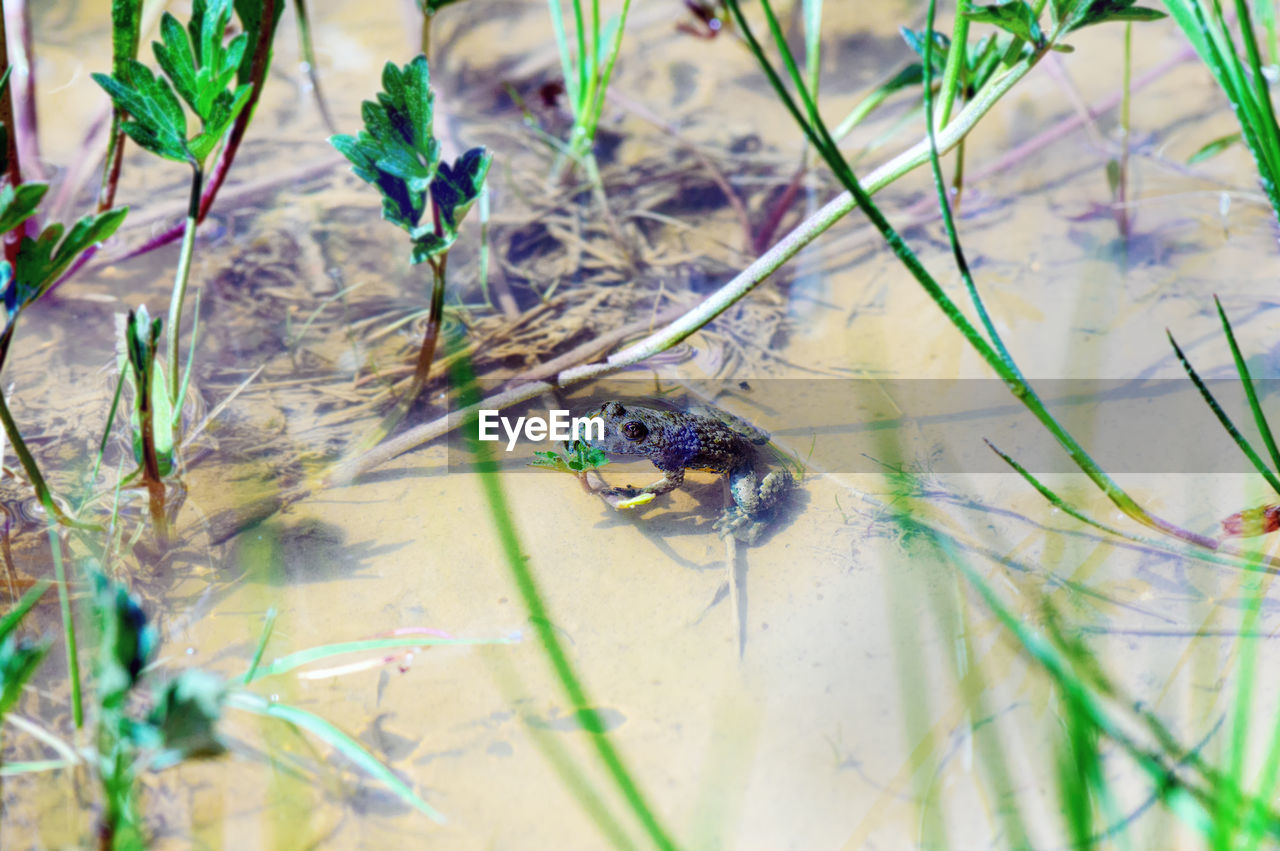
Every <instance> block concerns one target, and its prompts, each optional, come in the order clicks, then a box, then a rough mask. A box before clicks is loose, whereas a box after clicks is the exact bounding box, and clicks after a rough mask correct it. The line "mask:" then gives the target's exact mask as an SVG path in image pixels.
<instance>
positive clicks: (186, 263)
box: [166, 107, 247, 432]
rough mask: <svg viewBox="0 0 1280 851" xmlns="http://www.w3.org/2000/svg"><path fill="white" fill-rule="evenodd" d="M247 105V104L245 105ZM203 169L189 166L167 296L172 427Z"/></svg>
mask: <svg viewBox="0 0 1280 851" xmlns="http://www.w3.org/2000/svg"><path fill="white" fill-rule="evenodd" d="M246 109H247V107H246ZM203 178H204V173H203V171H202V169H201V167H200V166H199V165H198V164H194V163H193V164H192V166H191V196H190V201H189V204H188V207H187V222H186V227H185V228H184V230H183V232H182V251H181V253H179V255H178V269H177V271H176V272H175V273H174V276H173V295H172V296H171V297H170V299H169V327H168V332H169V333H168V346H167V349H166V354H167V356H168V359H169V363H168V367H169V401H170V402H171V403H172V405H173V412H174V413H173V428H174V431H175V432H176V431H177V429H178V427H179V424H180V423H181V422H182V416H181V412H182V400H181V399H179V398H178V393H179V391H180V389H181V386H182V385H181V381H182V361H181V359H180V358H179V357H178V331H179V329H180V327H181V325H182V302H183V301H184V300H185V299H186V297H187V278H188V277H189V276H190V274H191V255H192V254H193V253H194V251H195V244H196V228H197V227H198V226H199V223H200V187H201V183H202V182H203Z"/></svg>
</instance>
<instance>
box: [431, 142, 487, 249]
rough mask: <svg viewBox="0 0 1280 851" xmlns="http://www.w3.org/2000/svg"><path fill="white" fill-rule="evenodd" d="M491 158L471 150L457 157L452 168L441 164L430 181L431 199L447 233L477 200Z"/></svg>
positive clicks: (482, 187) (483, 153) (476, 149)
mask: <svg viewBox="0 0 1280 851" xmlns="http://www.w3.org/2000/svg"><path fill="white" fill-rule="evenodd" d="M492 162H493V155H492V154H490V153H489V152H488V151H486V150H485V149H484V148H472V149H471V150H469V151H467V152H466V153H465V154H463V155H462V156H460V157H458V160H457V162H455V163H454V164H453V165H449V164H448V163H445V162H442V163H440V167H439V169H437V171H436V176H435V179H434V180H432V181H431V200H432V202H434V203H435V205H436V209H437V210H439V212H440V222H441V224H442V225H443V226H444V228H445V229H446V230H452V231H455V232H456V231H457V229H458V225H460V224H461V223H462V220H463V219H464V218H465V217H466V215H467V212H468V211H469V210H470V209H471V207H472V205H473V204H475V202H476V199H478V198H479V197H480V192H481V191H482V190H483V189H484V178H485V175H487V174H488V173H489V165H490V163H492Z"/></svg>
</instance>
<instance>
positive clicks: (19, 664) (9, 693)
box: [0, 633, 51, 719]
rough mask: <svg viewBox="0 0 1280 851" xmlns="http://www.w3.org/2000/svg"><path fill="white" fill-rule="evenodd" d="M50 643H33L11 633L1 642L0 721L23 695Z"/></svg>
mask: <svg viewBox="0 0 1280 851" xmlns="http://www.w3.org/2000/svg"><path fill="white" fill-rule="evenodd" d="M50 643H51V642H50V641H49V640H48V639H43V640H40V641H32V640H31V639H29V638H19V637H18V636H17V635H14V634H12V633H10V634H9V635H6V636H5V637H4V639H3V640H0V719H3V718H4V716H5V715H6V714H8V712H9V710H10V709H12V708H13V705H14V704H15V703H17V702H18V698H19V697H20V696H21V695H22V687H23V686H25V685H26V684H27V680H29V679H31V675H32V674H34V673H35V672H36V668H38V667H39V666H40V662H41V660H42V659H44V654H45V653H47V652H49V645H50Z"/></svg>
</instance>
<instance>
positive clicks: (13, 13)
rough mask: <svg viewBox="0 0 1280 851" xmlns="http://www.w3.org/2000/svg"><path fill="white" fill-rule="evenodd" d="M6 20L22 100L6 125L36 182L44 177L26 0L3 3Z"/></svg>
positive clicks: (16, 81) (29, 14)
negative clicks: (11, 36)
mask: <svg viewBox="0 0 1280 851" xmlns="http://www.w3.org/2000/svg"><path fill="white" fill-rule="evenodd" d="M2 5H3V6H4V16H5V18H6V21H5V23H6V28H7V29H8V31H9V32H12V33H14V34H15V35H16V38H15V39H14V47H15V48H16V49H15V50H14V51H12V53H13V55H12V56H11V57H10V58H9V61H10V62H11V63H12V68H13V71H12V76H11V77H10V79H11V80H12V81H13V83H14V84H15V85H16V86H18V87H19V89H18V90H19V91H21V92H22V97H21V98H15V99H14V100H15V101H16V103H17V109H15V110H14V124H12V125H9V132H10V133H12V134H13V136H14V144H15V145H16V146H17V148H18V150H19V151H20V152H21V158H22V161H23V162H24V163H26V164H27V169H28V170H29V171H30V172H31V174H32V175H33V176H34V178H35V179H36V180H44V179H45V178H46V176H45V171H44V167H43V166H42V165H41V159H40V132H39V131H40V123H39V121H38V120H37V118H36V80H35V71H34V69H33V66H32V60H33V57H34V48H33V46H32V43H31V6H30V3H29V2H28V0H9V2H7V3H4V4H2Z"/></svg>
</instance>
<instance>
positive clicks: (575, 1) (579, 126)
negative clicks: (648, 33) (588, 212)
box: [547, 0, 631, 183]
mask: <svg viewBox="0 0 1280 851" xmlns="http://www.w3.org/2000/svg"><path fill="white" fill-rule="evenodd" d="M569 2H570V4H571V6H572V8H573V31H574V49H572V50H571V49H570V47H569V39H568V35H567V33H566V30H565V23H564V11H563V9H562V8H561V6H560V0H547V5H548V7H549V8H550V10H551V28H552V30H553V31H554V32H555V38H556V47H557V48H558V49H559V51H560V67H561V69H562V70H563V72H564V87H565V93H566V94H567V95H568V97H569V108H570V110H571V111H572V112H573V129H571V130H570V131H569V142H568V145H567V147H566V149H565V153H566V154H567V155H568V156H569V158H570V159H572V160H573V161H574V162H579V163H586V164H587V169H588V172H590V173H592V174H594V163H595V159H594V157H592V156H590V154H591V147H592V145H594V144H595V139H596V128H597V127H598V126H599V125H600V116H601V114H602V113H603V112H604V101H605V93H606V91H608V88H609V80H610V78H611V77H612V76H613V66H614V63H615V62H617V60H618V51H619V50H621V48H622V33H623V31H624V30H625V29H626V26H627V13H628V12H629V11H630V10H631V0H623V2H622V11H621V12H619V13H618V16H617V17H615V18H610V19H609V20H608V21H607V22H602V21H601V19H600V0H590V2H591V23H590V28H589V29H588V24H587V23H586V14H585V12H584V11H583V7H584V5H585V2H584V0H569ZM594 182H596V183H598V182H599V181H598V179H596V180H595V181H594Z"/></svg>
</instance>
